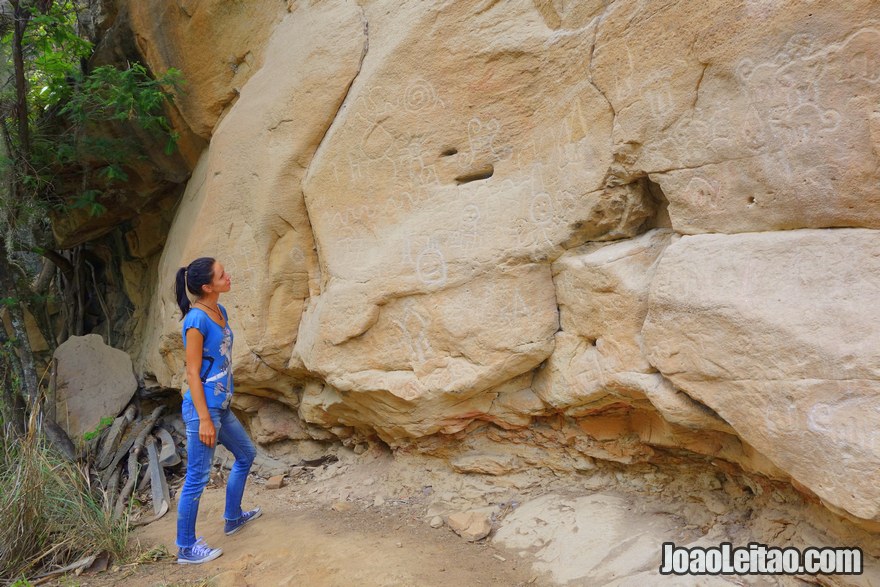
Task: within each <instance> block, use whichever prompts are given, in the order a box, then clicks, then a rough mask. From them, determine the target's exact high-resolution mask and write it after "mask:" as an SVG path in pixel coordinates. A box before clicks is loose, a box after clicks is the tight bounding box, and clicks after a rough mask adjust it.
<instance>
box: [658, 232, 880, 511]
mask: <svg viewBox="0 0 880 587" xmlns="http://www.w3.org/2000/svg"><path fill="white" fill-rule="evenodd" d="M878 291H880V239H878V238H877V233H875V232H874V231H871V230H862V229H840V230H833V231H822V230H795V231H786V232H773V233H753V234H741V235H708V234H707V235H696V236H687V237H683V238H682V239H680V240H679V241H678V242H676V243H675V244H673V245H671V246H670V247H669V248H668V249H667V251H666V253H665V254H664V255H663V258H662V259H661V261H660V264H659V267H658V269H657V274H656V276H655V278H654V280H653V282H652V285H651V298H650V299H651V302H650V310H649V313H648V317H647V320H646V322H645V328H644V337H645V346H646V348H647V349H649V350H648V358H649V359H650V360H651V362H652V363H653V364H654V365H656V366H657V368H658V369H660V371H661V372H662V373H663V374H664V375H666V376H667V377H668V378H669V379H670V380H671V381H672V382H673V384H675V385H676V386H678V387H680V388H681V389H683V390H684V391H685V392H686V393H688V394H689V395H690V396H692V397H693V398H695V399H697V400H699V401H701V402H703V403H704V404H706V405H707V406H709V407H711V408H713V409H714V410H715V411H716V412H717V413H718V414H719V415H720V416H721V417H722V418H724V420H726V421H727V422H728V423H730V425H731V426H733V428H734V429H735V430H737V431H738V433H739V434H740V436H742V438H743V439H745V440H746V441H747V442H749V443H750V444H751V445H752V446H754V447H755V448H756V449H758V450H759V451H761V452H762V453H763V454H765V455H767V456H768V457H769V458H770V459H771V460H772V461H773V462H774V463H776V464H777V465H779V466H780V467H781V468H783V469H784V470H786V471H788V472H790V473H791V474H792V476H793V477H794V478H795V479H796V480H797V481H798V482H800V483H801V484H803V485H805V486H807V487H809V488H810V489H812V490H813V491H815V492H816V493H817V494H818V495H819V497H821V498H822V499H823V500H825V501H826V502H827V503H829V504H831V505H833V506H836V507H838V508H841V509H844V510H846V511H849V512H851V513H853V514H855V515H857V516H859V517H861V518H866V519H872V520H878V519H880V509H878V507H880V506H878V502H880V493H878V489H877V483H876V473H874V471H877V470H878V467H880V381H878V379H877V377H878V374H880V356H878V353H877V349H878V348H880V323H878V321H877V320H875V319H874V317H873V306H874V304H873V300H874V299H875V298H876V296H877V292H878Z"/></svg>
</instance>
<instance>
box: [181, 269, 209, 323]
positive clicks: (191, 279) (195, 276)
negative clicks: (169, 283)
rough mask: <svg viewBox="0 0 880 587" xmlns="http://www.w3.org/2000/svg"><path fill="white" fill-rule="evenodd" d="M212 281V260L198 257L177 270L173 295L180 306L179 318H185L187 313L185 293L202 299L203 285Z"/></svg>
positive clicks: (188, 304) (187, 306)
mask: <svg viewBox="0 0 880 587" xmlns="http://www.w3.org/2000/svg"><path fill="white" fill-rule="evenodd" d="M213 280H214V258H213V257H199V258H198V259H196V260H195V261H193V262H192V263H190V264H189V265H187V266H186V267H181V268H180V269H178V270H177V277H176V278H175V279H174V295H175V297H176V298H177V305H178V306H180V312H181V314H182V315H181V317H180V319H181V320H183V316H186V313H187V312H189V308H190V305H191V304H190V303H189V297H187V295H186V292H187V290H189V293H191V294H192V295H194V296H196V298H200V297H202V296H203V295H204V294H205V292H204V291H202V286H203V285H209V284H210V283H211V282H212V281H213Z"/></svg>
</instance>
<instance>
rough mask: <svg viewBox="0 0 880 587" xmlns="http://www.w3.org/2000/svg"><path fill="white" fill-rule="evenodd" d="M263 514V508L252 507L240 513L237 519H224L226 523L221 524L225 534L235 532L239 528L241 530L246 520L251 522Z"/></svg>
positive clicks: (228, 534)
mask: <svg viewBox="0 0 880 587" xmlns="http://www.w3.org/2000/svg"><path fill="white" fill-rule="evenodd" d="M262 515H263V510H261V509H260V508H254V509H252V510H251V511H249V512H244V513H243V514H241V517H240V518H239V519H237V520H226V524H225V525H224V526H223V531H224V532H225V533H226V535H227V536H230V535H232V534H235V533H236V532H238V531H239V530H241V529H242V528H243V527H244V526H245V524H247V523H248V522H252V521H254V520H256V519H257V518H259V517H260V516H262Z"/></svg>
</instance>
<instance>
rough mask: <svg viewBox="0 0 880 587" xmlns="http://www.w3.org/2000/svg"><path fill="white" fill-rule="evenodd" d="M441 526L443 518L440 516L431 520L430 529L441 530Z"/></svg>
mask: <svg viewBox="0 0 880 587" xmlns="http://www.w3.org/2000/svg"><path fill="white" fill-rule="evenodd" d="M442 526H443V518H441V517H440V516H434V517H433V518H431V527H432V528H441V527H442Z"/></svg>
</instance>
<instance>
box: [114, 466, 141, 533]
mask: <svg viewBox="0 0 880 587" xmlns="http://www.w3.org/2000/svg"><path fill="white" fill-rule="evenodd" d="M137 458H138V451H136V450H132V451H131V452H130V453H128V481H126V482H125V485H123V486H122V491H120V492H119V498H117V500H116V507H115V508H113V518H114V519H118V518H120V517H121V516H122V512H123V511H124V510H125V501H126V500H127V499H128V498H129V496H130V495H131V492H132V490H133V489H134V484H135V482H136V481H137V476H138V470H139V467H140V465H139V464H138V462H137Z"/></svg>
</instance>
